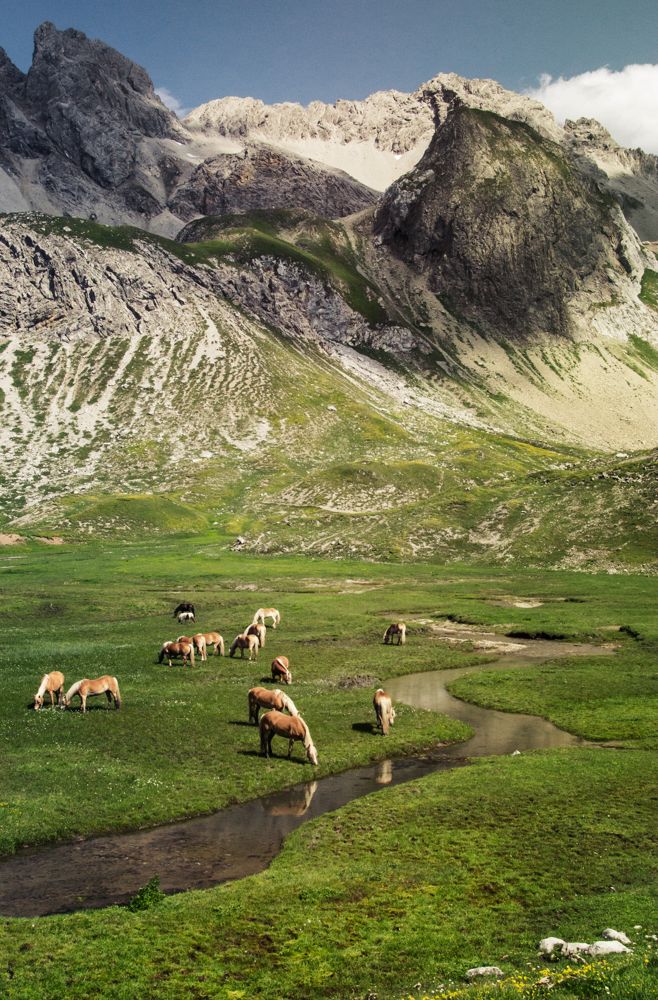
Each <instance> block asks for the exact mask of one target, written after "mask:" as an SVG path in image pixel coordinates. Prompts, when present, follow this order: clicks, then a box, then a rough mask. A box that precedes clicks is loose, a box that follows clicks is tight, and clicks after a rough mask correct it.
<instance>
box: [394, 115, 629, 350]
mask: <svg viewBox="0 0 658 1000" xmlns="http://www.w3.org/2000/svg"><path fill="white" fill-rule="evenodd" d="M374 231H375V233H376V234H377V235H378V236H379V238H380V239H381V240H382V242H383V243H384V244H385V245H387V246H388V247H389V248H390V249H391V250H392V251H393V252H394V253H395V254H397V255H399V256H400V257H402V258H403V259H405V260H407V261H408V262H409V263H411V264H412V265H413V266H414V267H415V268H417V269H418V270H419V271H421V272H422V273H424V274H426V275H427V277H428V281H429V284H430V287H431V288H432V290H433V291H435V292H436V293H437V294H438V295H439V296H440V297H441V299H442V301H443V302H444V304H445V305H446V307H447V308H448V309H449V310H450V311H453V312H455V314H456V315H458V316H461V317H463V318H465V319H467V320H468V321H470V322H472V323H474V324H475V325H476V326H478V327H479V328H480V329H481V330H483V331H484V332H485V333H487V334H488V335H491V336H498V337H500V336H515V337H532V336H533V335H537V334H545V333H549V334H556V335H561V336H565V335H571V334H573V333H574V332H575V326H576V312H580V313H582V312H584V311H586V309H587V304H588V302H589V303H593V302H602V301H610V300H613V299H614V300H615V301H617V300H619V299H620V298H621V297H623V296H627V295H628V293H629V292H631V294H632V293H633V290H632V282H633V281H634V282H635V294H637V291H639V284H640V280H641V277H642V274H643V271H644V257H643V254H642V250H641V247H640V245H639V242H638V240H637V238H636V237H635V236H634V234H633V233H632V231H631V230H630V229H629V227H628V226H626V225H625V223H624V220H623V217H622V215H621V212H620V211H619V209H618V206H617V205H616V203H615V202H614V201H613V199H612V198H611V197H610V196H609V195H607V194H606V193H604V192H601V190H600V189H599V188H598V187H597V186H596V184H595V183H593V182H592V181H590V179H589V178H588V177H586V176H585V175H583V174H582V173H581V172H580V171H578V170H577V169H575V168H574V166H573V165H572V163H571V162H570V161H569V159H568V158H567V157H566V155H565V154H564V151H563V149H562V148H561V146H559V145H558V144H557V143H554V142H553V141H552V140H551V139H548V138H546V137H545V136H542V135H540V134H539V133H538V132H536V131H535V130H534V129H533V128H531V127H530V126H529V125H527V124H526V123H525V122H521V121H517V120H513V119H509V118H503V117H501V116H499V115H495V114H493V113H492V112H489V111H482V110H479V109H475V108H472V107H469V106H467V105H465V104H463V103H462V102H461V101H460V100H459V99H458V98H456V99H455V100H453V102H452V104H451V106H450V110H449V112H448V114H447V115H446V117H445V118H444V120H443V121H442V122H441V124H440V125H439V126H438V128H437V130H436V133H435V135H434V138H433V139H432V142H431V143H430V145H429V148H428V149H427V152H426V153H425V155H424V156H423V158H422V159H421V161H420V163H419V164H418V166H417V167H416V168H415V169H414V170H413V171H411V172H410V173H408V174H406V175H405V176H404V177H403V178H401V179H400V180H399V181H398V182H396V183H395V184H394V185H392V187H391V188H390V189H389V190H388V191H387V192H386V194H385V195H384V197H383V199H382V201H381V203H380V205H379V208H378V210H377V213H376V216H375V223H374ZM629 279H630V281H629Z"/></svg>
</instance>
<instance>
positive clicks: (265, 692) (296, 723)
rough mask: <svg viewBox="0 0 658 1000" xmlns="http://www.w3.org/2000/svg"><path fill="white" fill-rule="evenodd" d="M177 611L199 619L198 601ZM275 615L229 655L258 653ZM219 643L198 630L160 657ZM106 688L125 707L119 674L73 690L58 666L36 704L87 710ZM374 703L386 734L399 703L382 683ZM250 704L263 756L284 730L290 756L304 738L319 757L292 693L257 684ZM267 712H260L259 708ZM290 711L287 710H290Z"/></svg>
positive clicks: (257, 621)
mask: <svg viewBox="0 0 658 1000" xmlns="http://www.w3.org/2000/svg"><path fill="white" fill-rule="evenodd" d="M174 617H175V618H177V619H178V622H179V624H182V623H183V622H186V621H188V622H189V621H192V622H195V621H196V612H195V609H194V605H193V604H191V603H189V602H184V603H181V604H179V605H178V606H177V607H176V608H175V610H174ZM266 618H267V619H270V620H271V622H272V628H273V629H275V628H276V627H277V625H279V624H280V623H281V615H280V614H279V612H278V611H277V609H276V608H259V609H258V610H257V611H256V613H255V615H254V617H253V620H252V622H251V624H250V625H248V626H247V628H246V629H245V630H244V632H240V633H239V634H238V635H236V637H235V639H234V640H233V642H232V643H231V646H230V648H229V656H231V657H232V656H234V655H235V653H236V652H237V650H238V649H239V650H240V656H241V657H243V656H244V652H245V650H248V652H249V659H250V660H255V659H257V657H258V650H259V649H262V648H263V646H264V645H265V641H266V634H267V627H266V624H265V619H266ZM395 638H397V644H398V646H399V645H402V644H404V642H405V641H406V626H405V624H404V622H393V623H392V624H391V625H389V626H388V628H387V629H386V632H385V633H384V644H385V645H388V644H389V643H390V644H393V640H394V639H395ZM212 646H214V655H215V656H224V639H223V637H222V636H221V635H220V634H219V632H197V633H196V634H195V635H192V636H188V635H179V636H178V638H177V639H176V641H175V642H165V643H163V645H162V648H161V649H160V653H159V655H158V662H159V663H162V662H163V660H165V659H167V662H168V664H169V666H170V667H171V666H172V660H176V659H179V660H182V661H183V666H184V667H185V666H186V665H187V664H188V663H189V664H190V666H194V665H195V651H196V653H198V654H199V656H200V657H201V662H205V661H206V660H207V658H208V648H209V647H212ZM271 672H272V680H273V681H274V682H275V683H276V682H279V683H284V684H291V683H292V673H291V671H290V663H289V661H288V658H287V657H286V656H276V657H275V658H274V659H273V660H272V666H271ZM101 694H105V695H106V697H107V700H108V703H109V704H112V703H113V704H114V707H115V709H119V708H121V694H120V692H119V682H118V681H117V679H116V677H111V676H110V675H109V674H104V675H103V676H102V677H96V678H95V679H93V680H89V678H87V677H85V678H83V679H82V680H79V681H76V682H75V684H73V685H71V687H70V688H69V689H68V691H66V692H65V691H64V674H63V673H61V671H59V670H53V671H51V673H49V674H44V675H43V677H42V679H41V683H40V685H39V689H38V691H37V693H36V694H35V696H34V704H33V707H34V708H35V709H36V710H37V711H39V710H40V709H41V708H42V707H43V704H44V699H45V696H46V695H49V696H50V705H51V707H54V705H55V700H57V704H58V706H59V707H61V708H68V707H69V705H70V704H71V700H72V699H73V698H74V697H76V696H77V697H78V698H79V699H80V709H81V711H82V712H86V711H87V698H89V697H93V696H94V695H101ZM372 703H373V708H374V710H375V716H376V719H377V726H378V727H379V728H380V729H381V732H382V735H383V736H387V735H388V731H389V728H390V726H392V725H393V722H394V721H395V709H394V708H393V703H392V700H391V696H390V695H389V694H388V693H387V692H386V691H385V690H384V689H383V688H378V689H377V691H375V695H374V697H373V702H372ZM247 704H248V709H249V722H253V723H254V724H255V725H257V726H258V728H259V733H260V751H261V754H262V755H263V756H264V757H271V756H272V740H273V738H274V736H282V737H283V738H284V739H287V740H288V758H290V756H291V754H292V748H293V745H294V743H295V742H301V743H302V744H303V746H304V750H305V751H306V757H307V759H308V760H309V762H310V763H311V764H314V765H316V764H317V763H318V752H317V749H316V747H315V744H314V743H313V740H312V738H311V733H310V730H309V728H308V725H307V724H306V722H305V721H304V720H303V719H302V717H301V715H300V714H299V711H298V709H297V707H296V705H295V703H294V702H293V700H292V698H290V697H289V696H288V695H287V694H284V692H283V691H281V690H279V688H276V689H275V690H274V691H271V690H270V689H269V688H263V687H253V688H250V689H249V691H248V694H247ZM261 709H263V710H264V712H263V714H262V715H261V716H260V721H259V713H260V710H261ZM286 713H287V714H286Z"/></svg>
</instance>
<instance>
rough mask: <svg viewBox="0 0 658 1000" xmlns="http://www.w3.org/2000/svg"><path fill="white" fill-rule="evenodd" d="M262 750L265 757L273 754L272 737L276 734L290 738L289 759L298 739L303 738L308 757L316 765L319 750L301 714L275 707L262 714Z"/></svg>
mask: <svg viewBox="0 0 658 1000" xmlns="http://www.w3.org/2000/svg"><path fill="white" fill-rule="evenodd" d="M259 729H260V752H261V753H262V754H263V756H264V757H271V756H272V739H273V737H274V736H283V737H284V738H285V739H287V740H288V760H290V756H291V754H292V746H293V743H294V742H295V741H296V740H301V741H302V742H303V744H304V749H305V750H306V757H307V759H308V760H309V761H310V762H311V764H313V765H315V764H317V762H318V752H317V750H316V748H315V744H314V743H313V740H312V739H311V733H310V732H309V728H308V726H307V725H306V723H305V722H304V720H303V719H302V717H301V715H294V716H290V715H284V714H283V712H277V711H276V709H273V710H272V711H271V712H265V714H264V715H262V716H261V719H260V724H259Z"/></svg>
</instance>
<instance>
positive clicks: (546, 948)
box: [539, 937, 566, 956]
mask: <svg viewBox="0 0 658 1000" xmlns="http://www.w3.org/2000/svg"><path fill="white" fill-rule="evenodd" d="M565 943H566V942H564V941H563V940H562V938H559V937H546V938H542V939H541V941H540V942H539V954H540V955H546V956H548V955H552V954H553V952H554V951H555V949H556V948H558V947H561V946H562V945H563V944H565Z"/></svg>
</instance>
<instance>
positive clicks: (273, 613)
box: [252, 608, 281, 628]
mask: <svg viewBox="0 0 658 1000" xmlns="http://www.w3.org/2000/svg"><path fill="white" fill-rule="evenodd" d="M266 618H271V619H272V628H276V627H277V625H278V624H279V622H280V621H281V615H280V614H279V612H278V611H277V610H276V608H259V609H258V611H257V612H256V614H255V615H254V619H253V622H252V625H258V622H262V623H263V625H264V624H265V619H266Z"/></svg>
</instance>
